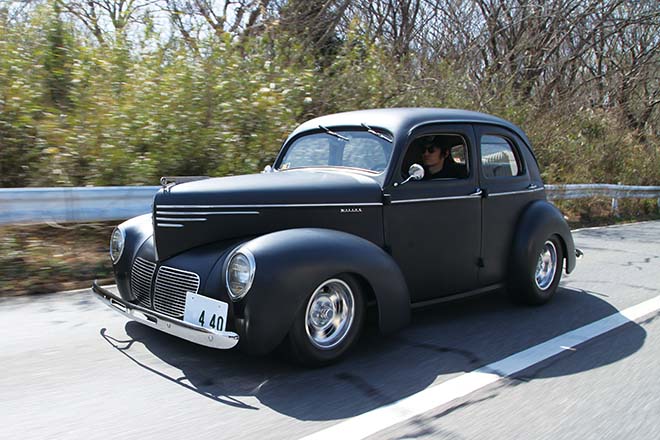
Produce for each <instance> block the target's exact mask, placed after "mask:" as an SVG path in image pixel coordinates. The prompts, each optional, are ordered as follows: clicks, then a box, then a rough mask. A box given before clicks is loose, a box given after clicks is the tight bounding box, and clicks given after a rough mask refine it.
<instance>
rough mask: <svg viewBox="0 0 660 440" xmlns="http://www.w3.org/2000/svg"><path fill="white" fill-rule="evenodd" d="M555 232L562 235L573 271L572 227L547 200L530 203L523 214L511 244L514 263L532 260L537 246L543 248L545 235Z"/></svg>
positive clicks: (568, 269)
mask: <svg viewBox="0 0 660 440" xmlns="http://www.w3.org/2000/svg"><path fill="white" fill-rule="evenodd" d="M554 234H556V235H558V236H559V238H560V239H561V241H562V244H563V247H564V249H563V250H564V258H566V273H567V274H568V273H571V272H572V271H573V269H574V268H575V260H576V256H575V244H574V243H573V236H572V235H571V230H570V228H569V227H568V223H566V220H565V219H564V216H563V215H562V214H561V212H560V211H559V209H557V207H556V206H555V205H553V204H552V203H550V202H548V201H546V200H536V201H534V202H532V203H530V204H529V206H527V208H525V211H524V212H523V214H522V215H521V217H520V220H519V222H518V225H517V228H516V237H515V239H514V243H513V248H512V255H511V260H510V261H511V262H512V263H513V264H512V266H511V267H524V264H526V263H525V262H527V261H531V260H533V258H534V256H533V253H534V249H541V248H542V247H543V242H544V241H545V239H546V238H548V237H549V236H551V235H554ZM521 264H523V266H521Z"/></svg>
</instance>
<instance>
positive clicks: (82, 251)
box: [0, 224, 114, 297]
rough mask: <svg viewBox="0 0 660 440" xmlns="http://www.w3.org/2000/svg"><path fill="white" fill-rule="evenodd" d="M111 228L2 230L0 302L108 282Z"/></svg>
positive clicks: (85, 226)
mask: <svg viewBox="0 0 660 440" xmlns="http://www.w3.org/2000/svg"><path fill="white" fill-rule="evenodd" d="M113 227H114V225H109V224H84V225H82V224H80V225H73V224H69V225H38V226H5V227H0V297H2V296H10V295H22V294H36V293H46V292H57V291H61V290H70V289H77V288H82V287H89V286H90V285H91V281H92V280H93V279H95V278H97V279H110V278H112V265H111V263H110V258H109V257H108V243H109V239H110V233H111V232H112V228H113Z"/></svg>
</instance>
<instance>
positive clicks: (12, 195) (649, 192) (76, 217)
mask: <svg viewBox="0 0 660 440" xmlns="http://www.w3.org/2000/svg"><path fill="white" fill-rule="evenodd" d="M159 188H160V186H109V187H84V188H80V187H72V188H0V224H5V225H6V224H31V223H32V224H33V223H48V222H53V223H66V222H77V223H81V222H95V221H106V220H124V219H127V218H131V217H135V216H136V215H140V214H146V213H148V212H151V205H152V202H153V197H154V195H155V193H156V191H158V189H159ZM545 189H546V193H547V195H548V198H549V199H550V200H567V199H580V198H587V197H607V198H611V199H612V210H613V212H615V213H616V211H617V209H618V200H619V199H622V198H651V199H657V200H658V207H659V208H660V186H629V185H609V184H585V185H583V184H577V185H546V186H545Z"/></svg>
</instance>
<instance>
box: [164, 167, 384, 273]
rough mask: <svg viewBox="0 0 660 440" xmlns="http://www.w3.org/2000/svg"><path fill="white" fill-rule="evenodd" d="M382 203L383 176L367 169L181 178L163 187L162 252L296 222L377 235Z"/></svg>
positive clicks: (371, 236)
mask: <svg viewBox="0 0 660 440" xmlns="http://www.w3.org/2000/svg"><path fill="white" fill-rule="evenodd" d="M381 205H382V190H381V187H380V184H379V183H378V182H377V181H376V180H374V179H373V178H372V177H370V176H369V175H366V174H364V173H360V172H350V171H340V170H321V169H300V170H288V171H284V172H273V173H263V174H251V175H244V176H233V177H221V178H213V179H205V180H199V181H195V182H189V183H182V184H178V185H175V186H173V187H170V188H164V189H161V190H160V191H159V192H158V193H157V194H156V197H155V200H154V216H153V219H154V232H155V242H156V249H157V253H158V258H159V259H160V260H163V259H165V258H169V257H170V256H173V255H175V254H177V253H180V252H183V251H185V250H187V249H191V248H193V247H196V246H200V245H203V244H207V243H212V242H216V241H221V240H227V239H231V238H241V237H251V236H256V235H261V234H264V233H268V232H274V231H277V230H282V229H289V228H295V227H325V228H330V229H338V230H345V231H347V232H351V233H355V234H357V235H360V236H363V237H364V238H367V239H369V240H371V241H374V242H377V243H378V242H381V241H382V225H381V223H382V220H377V218H382V216H381V215H380V211H379V210H380V209H381ZM376 210H378V215H375V211H376ZM370 214H372V215H370ZM372 217H373V218H372ZM376 217H377V218H376ZM356 220H361V221H356ZM374 221H376V222H377V224H374V223H373V222H374ZM367 225H369V226H367ZM375 226H376V227H377V229H380V231H379V232H378V233H375V231H374V230H373V229H374V227H375Z"/></svg>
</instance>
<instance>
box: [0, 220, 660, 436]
mask: <svg viewBox="0 0 660 440" xmlns="http://www.w3.org/2000/svg"><path fill="white" fill-rule="evenodd" d="M574 238H575V241H576V244H577V246H578V247H580V248H582V249H583V250H584V252H585V258H583V259H582V260H580V261H579V262H578V267H577V269H576V271H575V272H574V273H573V274H572V275H570V276H569V277H565V278H564V281H563V282H562V287H561V289H560V290H559V292H558V295H557V296H556V298H555V299H554V300H553V301H552V302H551V303H550V304H548V305H546V306H543V307H539V308H528V307H520V306H515V305H512V304H511V303H509V302H508V301H507V299H506V296H505V294H503V293H498V294H491V295H488V296H481V297H478V298H472V299H469V300H464V301H461V302H455V303H450V304H444V305H439V306H435V307H429V308H426V309H424V310H418V311H416V312H414V314H413V323H412V325H410V326H409V327H408V328H406V329H405V330H404V331H402V332H401V333H400V334H398V335H396V336H392V337H387V338H382V337H380V336H379V335H378V333H377V331H376V329H375V326H374V325H373V324H372V325H371V326H370V327H369V328H368V329H367V333H366V335H364V337H363V338H362V340H361V342H360V343H359V345H358V347H357V348H356V350H355V351H354V352H353V353H352V355H351V356H350V357H349V358H348V359H346V360H344V361H343V362H341V363H339V364H338V365H335V366H332V367H329V368H324V369H318V370H305V369H302V368H300V367H296V366H293V365H291V364H289V363H288V362H287V361H286V360H285V359H279V358H275V357H269V358H252V357H248V356H246V355H243V354H241V353H240V352H237V351H214V350H212V349H206V348H204V347H198V346H195V345H193V344H190V343H187V342H185V341H181V340H178V339H176V338H174V337H170V336H168V335H164V334H161V333H159V332H157V331H155V330H152V329H150V328H147V327H144V326H141V325H139V324H136V323H134V322H129V321H127V320H126V319H124V318H123V317H121V316H120V315H118V314H116V313H114V312H112V311H111V310H109V309H107V308H105V307H104V306H103V305H102V304H100V303H99V302H97V301H96V300H94V299H93V298H92V297H91V293H90V292H89V291H80V292H76V293H71V294H52V295H43V296H33V297H23V298H9V299H2V300H0V341H1V342H0V368H1V371H2V375H1V376H0V438H1V439H11V438H22V439H69V438H71V439H79V438H85V439H90V440H91V439H107V438H128V439H133V438H141V439H149V438H158V439H161V440H164V439H181V438H190V437H193V436H194V437H196V438H202V439H227V438H267V439H271V438H272V439H291V438H294V439H295V438H301V437H304V436H308V435H312V434H315V433H319V432H321V433H323V432H326V429H328V428H331V427H332V426H334V425H338V424H339V423H345V421H346V420H352V418H353V417H356V416H360V415H362V417H364V415H365V414H367V415H369V414H372V411H373V412H374V413H375V412H377V411H374V410H376V409H378V408H382V407H383V406H387V405H392V404H393V407H394V408H395V409H396V408H397V403H396V402H398V401H401V399H406V398H409V397H410V396H414V395H417V393H419V392H421V391H422V390H426V389H431V388H432V387H436V386H439V385H442V384H444V383H447V382H448V381H451V380H453V379H460V378H461V377H463V376H465V375H466V373H467V372H470V371H473V370H475V369H478V368H480V367H483V366H485V365H488V364H491V363H493V362H496V361H499V360H501V359H503V358H506V357H508V356H510V355H513V354H516V353H519V352H521V351H523V350H526V349H529V348H530V347H535V346H537V345H538V344H540V343H542V342H544V341H547V340H549V339H551V338H554V337H556V336H560V335H564V334H566V333H567V332H570V331H571V330H574V329H577V328H580V327H582V326H585V325H587V324H590V323H593V322H595V321H598V320H600V319H602V318H604V317H607V316H610V315H612V314H615V313H617V312H618V311H620V310H624V309H627V308H629V307H631V306H635V305H637V304H640V303H643V302H644V301H646V300H649V299H652V298H656V297H658V296H659V295H660V270H659V269H660V222H646V223H638V224H635V225H622V226H614V227H607V228H596V229H587V230H581V231H577V232H575V233H574ZM658 316H659V313H658V312H657V311H653V312H652V313H650V314H647V315H645V316H643V317H642V318H641V319H639V320H637V321H634V322H629V323H627V324H625V325H623V326H621V327H618V328H617V329H615V330H612V331H609V332H607V333H604V334H602V335H600V336H598V337H595V338H593V339H590V340H589V341H587V342H585V343H583V344H581V345H578V346H577V347H576V348H571V349H567V350H565V351H564V352H562V353H561V354H559V355H556V356H553V357H551V358H549V359H547V360H545V361H543V362H540V363H536V364H534V365H532V366H530V367H529V368H527V369H525V370H524V371H521V372H519V373H517V374H515V375H513V376H510V377H505V378H503V379H501V380H498V381H497V382H495V383H492V384H490V385H487V386H484V387H481V388H479V389H478V390H476V391H474V392H471V393H469V394H467V395H465V396H464V397H462V398H458V399H455V400H452V401H450V402H447V403H445V404H443V405H441V406H439V407H436V408H434V409H432V410H428V411H425V412H422V413H420V414H416V415H413V416H411V417H410V418H407V419H406V420H404V421H401V422H399V423H396V424H393V425H391V424H387V423H386V424H384V425H383V426H382V427H381V426H374V427H373V430H372V435H371V437H369V438H379V439H380V438H388V439H389V438H391V439H403V438H434V439H436V438H449V439H493V438H551V439H575V438H580V439H604V438H636V439H645V438H649V439H657V438H660V417H659V415H660V319H657V318H658ZM355 420H360V419H355ZM390 425H391V426H390ZM338 426H344V425H338ZM381 428H383V429H381ZM344 434H345V436H346V437H347V438H348V437H350V432H346V433H344ZM342 440H343V439H342Z"/></svg>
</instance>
